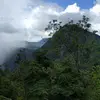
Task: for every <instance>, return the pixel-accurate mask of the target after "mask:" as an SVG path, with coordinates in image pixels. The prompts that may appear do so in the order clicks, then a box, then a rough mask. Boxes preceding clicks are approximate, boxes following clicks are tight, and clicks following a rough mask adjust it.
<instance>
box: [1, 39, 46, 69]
mask: <svg viewBox="0 0 100 100" xmlns="http://www.w3.org/2000/svg"><path fill="white" fill-rule="evenodd" d="M47 41H48V38H44V39H42V40H40V41H39V42H28V41H26V47H25V48H20V49H17V50H16V51H15V52H14V53H13V54H12V55H11V56H10V57H9V58H7V59H6V61H5V63H4V64H3V65H1V68H2V69H5V68H7V69H10V70H13V69H15V68H16V67H17V66H18V65H19V61H21V60H23V61H24V60H32V59H33V58H34V57H33V52H34V51H35V50H37V49H38V48H41V47H42V46H43V45H44V44H45V43H46V42H47Z"/></svg>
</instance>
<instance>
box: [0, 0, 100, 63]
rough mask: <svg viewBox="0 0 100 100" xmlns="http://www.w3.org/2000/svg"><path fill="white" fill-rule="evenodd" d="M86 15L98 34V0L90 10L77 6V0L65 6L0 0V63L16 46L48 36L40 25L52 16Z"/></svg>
mask: <svg viewBox="0 0 100 100" xmlns="http://www.w3.org/2000/svg"><path fill="white" fill-rule="evenodd" d="M82 15H86V16H87V17H89V18H90V23H91V24H92V28H91V30H92V29H93V30H98V33H97V34H100V0H97V2H96V3H95V5H94V6H93V7H92V8H90V9H81V8H80V7H79V6H78V5H77V3H74V4H73V5H68V6H67V7H66V8H65V9H64V8H63V7H61V6H59V5H58V4H55V3H50V2H47V1H46V0H0V64H2V63H4V61H5V58H6V57H7V56H9V55H10V54H11V53H12V52H13V51H14V50H16V49H17V48H22V47H25V46H26V41H29V42H37V41H39V40H41V39H42V38H46V37H48V33H47V32H45V31H44V28H45V27H46V26H47V25H48V22H49V21H51V20H52V19H57V20H59V21H62V25H64V24H65V23H66V22H68V21H69V20H70V19H73V20H74V21H76V22H77V20H79V19H81V18H82Z"/></svg>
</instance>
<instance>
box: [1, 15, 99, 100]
mask: <svg viewBox="0 0 100 100" xmlns="http://www.w3.org/2000/svg"><path fill="white" fill-rule="evenodd" d="M88 21H89V19H88V18H87V17H85V16H83V19H82V20H80V21H79V22H78V23H74V22H73V21H70V22H69V23H67V24H66V25H65V26H63V27H60V29H58V30H56V33H55V34H54V35H53V37H52V38H51V39H50V40H48V42H47V43H46V44H45V45H44V46H43V47H42V48H41V49H39V50H37V52H35V54H36V57H35V59H34V60H32V61H28V60H26V61H22V60H21V61H20V62H19V63H20V65H19V67H18V68H17V69H16V70H15V71H13V72H10V71H9V70H4V71H3V70H0V100H100V60H99V59H100V57H99V54H100V51H99V50H100V46H99V44H100V40H99V39H100V38H99V36H97V35H95V34H94V32H89V28H90V26H91V25H90V24H89V22H88ZM50 24H51V23H50ZM56 25H57V24H56ZM95 32H96V31H95Z"/></svg>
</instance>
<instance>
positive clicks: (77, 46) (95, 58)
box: [38, 24, 100, 67]
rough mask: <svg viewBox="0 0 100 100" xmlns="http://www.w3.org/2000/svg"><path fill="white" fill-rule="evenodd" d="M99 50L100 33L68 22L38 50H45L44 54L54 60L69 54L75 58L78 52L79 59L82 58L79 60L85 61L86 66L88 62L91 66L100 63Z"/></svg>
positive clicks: (61, 58)
mask: <svg viewBox="0 0 100 100" xmlns="http://www.w3.org/2000/svg"><path fill="white" fill-rule="evenodd" d="M74 28H75V29H74ZM75 30H76V31H75ZM99 50H100V36H99V35H97V34H94V32H89V31H88V30H85V29H83V28H80V27H79V28H78V27H77V25H68V24H66V25H65V26H63V27H62V28H61V29H60V30H59V31H57V32H56V33H55V34H54V35H53V37H52V38H50V39H49V40H48V41H47V42H46V43H45V44H44V45H43V46H42V47H41V48H40V49H39V50H38V52H44V54H45V55H46V56H47V57H48V58H49V59H51V60H52V61H54V60H63V59H64V58H65V57H68V56H69V55H70V56H72V58H74V57H76V55H77V54H78V59H80V61H79V62H80V63H82V64H83V63H84V64H83V65H82V66H85V64H86V63H89V64H90V65H89V66H92V65H95V64H96V65H98V64H100V60H99V58H100V53H99ZM83 56H84V58H83ZM74 59H76V58H74ZM86 59H87V60H86ZM90 62H91V63H90ZM85 67H86V66H85Z"/></svg>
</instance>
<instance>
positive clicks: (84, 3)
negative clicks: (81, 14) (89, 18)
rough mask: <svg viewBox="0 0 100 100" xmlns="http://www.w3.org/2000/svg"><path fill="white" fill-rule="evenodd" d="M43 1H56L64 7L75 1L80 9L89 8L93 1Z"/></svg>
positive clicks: (53, 0)
mask: <svg viewBox="0 0 100 100" xmlns="http://www.w3.org/2000/svg"><path fill="white" fill-rule="evenodd" d="M45 1H48V2H53V3H57V4H58V5H60V6H62V7H64V8H66V7H67V6H68V5H72V4H74V3H75V2H76V3H77V4H78V6H80V7H81V9H89V8H91V7H93V2H94V0H45Z"/></svg>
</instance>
